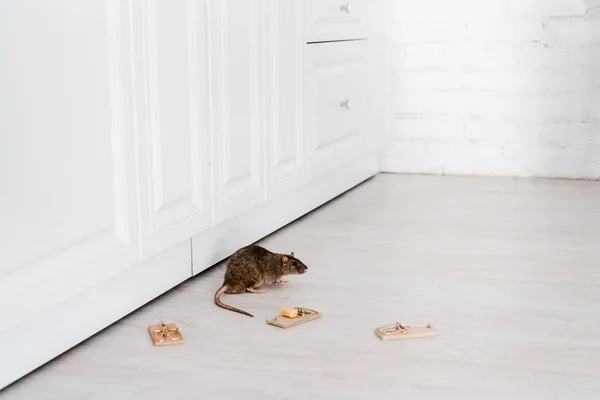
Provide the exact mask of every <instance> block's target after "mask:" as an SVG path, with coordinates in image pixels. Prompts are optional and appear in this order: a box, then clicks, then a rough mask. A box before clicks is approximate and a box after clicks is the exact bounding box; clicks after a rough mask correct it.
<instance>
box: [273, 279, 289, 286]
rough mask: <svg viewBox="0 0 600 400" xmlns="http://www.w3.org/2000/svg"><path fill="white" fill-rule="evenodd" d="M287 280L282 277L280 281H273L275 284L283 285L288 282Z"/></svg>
mask: <svg viewBox="0 0 600 400" xmlns="http://www.w3.org/2000/svg"><path fill="white" fill-rule="evenodd" d="M288 282H289V281H286V280H285V279H282V280H280V281H277V282H275V286H283V285H285V284H286V283H288Z"/></svg>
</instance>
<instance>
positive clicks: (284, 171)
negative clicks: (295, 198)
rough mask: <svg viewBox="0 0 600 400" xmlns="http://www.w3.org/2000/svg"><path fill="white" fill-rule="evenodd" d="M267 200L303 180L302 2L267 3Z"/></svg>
mask: <svg viewBox="0 0 600 400" xmlns="http://www.w3.org/2000/svg"><path fill="white" fill-rule="evenodd" d="M267 6H268V10H267V18H268V21H267V24H266V25H267V27H268V31H267V35H266V36H267V40H266V42H267V44H268V53H267V54H268V56H267V60H268V62H267V69H266V71H267V132H268V136H267V154H266V159H267V171H266V174H267V200H271V199H273V198H275V197H277V196H280V195H282V194H284V193H287V192H289V191H290V190H292V189H295V188H297V187H299V186H300V185H302V184H303V183H305V181H306V168H305V165H306V163H305V153H304V132H303V128H302V49H303V40H302V18H301V16H302V2H300V1H296V0H269V1H268V2H267Z"/></svg>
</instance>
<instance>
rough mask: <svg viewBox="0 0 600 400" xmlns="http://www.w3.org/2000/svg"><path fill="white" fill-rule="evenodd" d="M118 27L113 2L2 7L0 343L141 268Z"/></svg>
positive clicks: (120, 13)
mask: <svg viewBox="0 0 600 400" xmlns="http://www.w3.org/2000/svg"><path fill="white" fill-rule="evenodd" d="M62 7H68V9H69V10H70V12H69V14H68V15H67V14H65V13H64V12H63V11H61V10H62ZM127 19H128V13H127V9H120V8H119V7H117V4H116V3H115V2H112V1H107V2H105V1H95V2H89V3H88V2H85V3H84V2H75V3H73V2H67V1H60V2H56V3H53V4H52V5H49V4H48V3H47V2H41V1H38V2H35V6H33V5H32V4H29V3H27V2H20V1H7V2H2V5H0V53H1V54H2V62H1V63H0V87H1V88H2V90H1V91H0V104H1V106H0V132H2V144H1V145H0V152H1V155H0V191H1V195H0V221H1V223H0V226H1V228H0V246H1V247H0V250H1V251H0V309H1V310H2V311H1V314H2V321H3V323H2V324H1V326H0V335H2V338H6V336H5V335H7V332H10V331H11V329H12V328H14V327H15V326H16V325H18V324H21V323H23V321H26V320H27V319H28V318H31V317H33V316H35V315H36V314H39V313H41V312H44V311H47V310H48V309H50V308H51V307H54V306H56V305H57V304H59V303H61V302H63V301H66V300H67V299H69V298H71V297H73V296H75V295H77V294H79V293H81V292H83V291H85V290H87V289H89V288H91V287H93V286H94V285H96V284H98V283H99V282H102V281H103V280H105V279H108V278H109V277H111V276H113V275H115V274H118V273H120V272H123V271H124V270H125V269H127V268H128V267H130V266H132V265H133V264H135V263H136V262H138V261H140V251H139V242H138V214H137V193H136V186H135V172H136V164H135V162H136V159H135V138H134V135H133V134H132V126H133V105H132V103H131V102H130V101H129V100H130V99H129V98H128V97H127V96H126V95H124V93H123V92H124V88H125V87H126V86H127V85H129V84H130V79H131V77H130V74H129V73H128V71H127V70H126V67H125V66H126V65H127V60H126V57H127V52H126V51H124V50H125V49H123V47H122V44H123V43H122V42H120V41H119V32H120V31H121V30H122V29H123V25H121V22H122V21H124V20H125V21H126V20H127ZM15 43H18V45H15ZM4 340H5V339H4Z"/></svg>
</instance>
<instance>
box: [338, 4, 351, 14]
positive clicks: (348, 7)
mask: <svg viewBox="0 0 600 400" xmlns="http://www.w3.org/2000/svg"><path fill="white" fill-rule="evenodd" d="M340 11H346V13H348V14H350V2H347V3H346V4H342V5H341V6H340Z"/></svg>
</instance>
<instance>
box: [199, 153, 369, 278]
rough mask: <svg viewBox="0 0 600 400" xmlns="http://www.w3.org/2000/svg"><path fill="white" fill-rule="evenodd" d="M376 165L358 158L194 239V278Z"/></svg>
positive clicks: (350, 184)
mask: <svg viewBox="0 0 600 400" xmlns="http://www.w3.org/2000/svg"><path fill="white" fill-rule="evenodd" d="M378 162H379V161H378V156H377V154H370V155H367V156H364V157H361V158H359V159H357V160H355V161H353V162H351V163H349V164H345V165H344V166H343V167H340V168H337V169H335V170H332V171H330V172H328V173H326V174H323V175H321V176H319V177H318V178H316V179H314V180H312V181H310V182H308V183H307V184H306V185H304V186H301V187H300V188H298V189H295V190H292V191H291V192H289V193H287V194H285V195H283V196H281V197H279V198H276V199H274V200H272V201H270V202H269V203H267V204H263V205H261V206H259V207H256V208H254V209H252V210H250V211H248V212H246V213H244V214H242V215H239V216H237V217H235V218H232V219H231V220H228V221H226V222H224V223H222V224H220V225H217V226H215V227H214V228H212V229H209V230H207V231H206V232H202V233H200V234H198V235H196V236H194V237H193V238H192V248H193V266H194V268H193V269H194V275H195V274H198V273H200V272H202V271H204V270H205V269H207V268H209V267H211V266H213V265H215V264H216V263H218V262H220V261H222V260H224V259H225V258H227V257H229V256H230V255H231V254H232V253H233V252H234V251H235V250H237V249H239V248H240V247H243V246H246V245H248V244H251V243H254V242H256V241H257V240H259V239H261V238H263V237H265V236H267V235H268V234H270V233H272V232H274V231H276V230H277V229H279V228H281V227H283V226H285V225H287V224H289V223H290V222H292V221H294V220H295V219H297V218H299V217H301V216H303V215H305V214H306V213H308V212H310V211H312V210H314V209H315V208H317V207H319V206H320V205H322V204H324V203H326V202H327V201H329V200H331V199H333V198H334V197H336V196H338V195H340V194H342V193H344V192H345V191H347V190H348V189H351V188H353V187H354V186H356V185H358V184H359V183H361V182H363V181H365V180H367V179H369V178H370V177H372V176H373V175H375V174H377V172H378V171H379V164H378Z"/></svg>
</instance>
